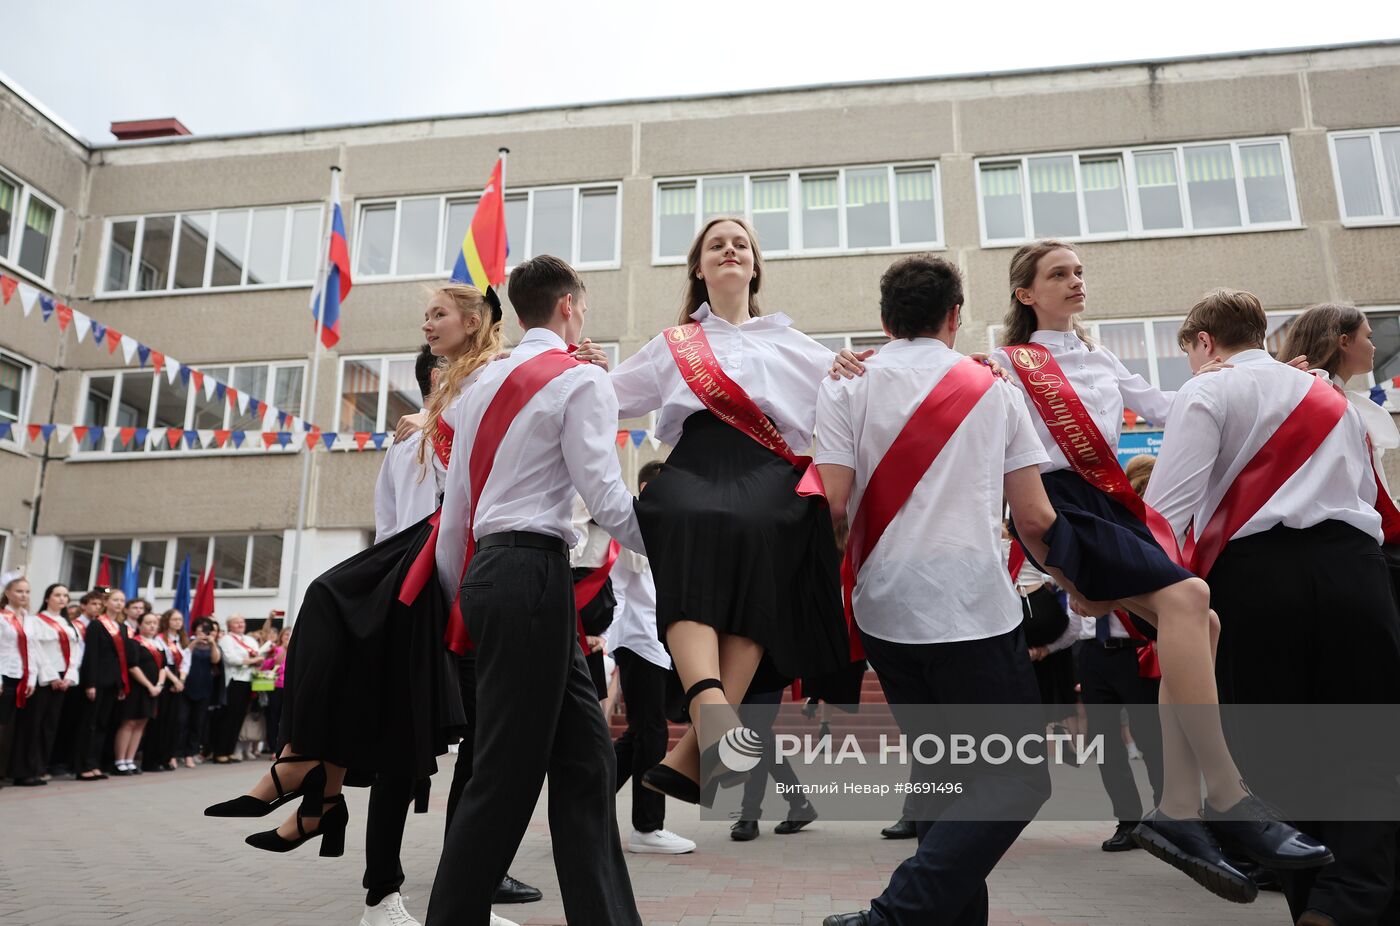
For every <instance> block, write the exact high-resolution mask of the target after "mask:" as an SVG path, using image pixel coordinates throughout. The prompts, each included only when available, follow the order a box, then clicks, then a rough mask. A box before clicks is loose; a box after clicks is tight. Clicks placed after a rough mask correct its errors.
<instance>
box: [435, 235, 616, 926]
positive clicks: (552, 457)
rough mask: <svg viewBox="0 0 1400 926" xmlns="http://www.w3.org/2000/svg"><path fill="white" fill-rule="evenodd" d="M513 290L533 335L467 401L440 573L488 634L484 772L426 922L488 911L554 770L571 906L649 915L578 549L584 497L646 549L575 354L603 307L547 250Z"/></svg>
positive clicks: (610, 400) (600, 401) (555, 831)
mask: <svg viewBox="0 0 1400 926" xmlns="http://www.w3.org/2000/svg"><path fill="white" fill-rule="evenodd" d="M510 301H511V304H512V305H513V306H514V308H515V313H516V315H517V316H518V318H519V321H520V326H521V327H522V328H523V329H525V335H524V337H523V338H521V340H520V343H519V344H518V345H517V346H516V348H515V350H514V351H513V352H512V354H511V355H510V357H509V358H506V359H504V360H500V361H498V362H496V363H493V364H491V365H490V366H489V367H488V368H487V369H486V370H485V371H483V372H482V374H481V378H480V379H479V380H478V382H477V384H476V385H475V386H474V387H472V389H471V391H470V392H468V393H467V395H466V398H465V399H463V401H462V405H461V409H460V414H459V415H458V416H457V420H458V422H459V424H460V426H459V427H457V428H456V436H455V438H454V447H453V452H452V456H453V460H454V463H453V465H452V466H451V467H450V468H449V469H448V472H447V487H446V494H445V495H444V497H443V504H442V536H441V538H440V539H439V543H438V549H437V554H438V578H439V580H440V581H441V582H443V585H444V590H445V591H446V592H447V594H449V595H452V594H458V595H460V610H461V613H462V615H463V616H464V617H465V622H466V628H465V629H466V631H467V632H469V633H470V637H471V640H472V641H473V642H474V644H475V652H476V679H477V684H476V702H477V704H476V707H477V719H476V729H475V756H474V759H473V762H474V767H473V769H472V775H471V780H470V781H468V782H467V785H466V789H465V790H464V791H463V792H462V796H461V800H460V803H459V805H458V806H457V808H456V811H455V813H454V815H453V817H452V820H451V822H450V823H449V824H448V831H447V837H446V839H445V840H444V843H443V850H442V858H441V860H440V862H439V864H438V873H437V879H436V880H435V881H434V882H433V893H432V899H431V900H430V901H429V904H428V919H427V922H428V923H429V924H443V926H445V924H454V926H455V924H471V926H479V924H482V923H485V922H486V921H487V917H488V912H489V910H490V905H491V898H492V895H493V894H494V892H495V890H496V887H497V885H499V883H500V880H501V877H502V876H503V875H504V874H505V873H506V866H507V865H509V863H510V861H511V859H512V858H514V856H515V853H516V850H517V849H518V848H519V845H520V840H521V838H522V837H523V836H524V834H525V830H526V827H527V826H528V825H529V823H530V815H531V813H532V811H533V810H534V807H535V804H536V801H537V800H538V798H539V794H540V790H541V788H542V787H543V785H544V782H545V779H546V777H547V778H548V780H549V826H550V832H551V834H552V836H553V842H554V867H555V871H556V872H557V874H558V877H559V889H560V894H561V895H562V897H563V902H564V914H565V917H566V918H567V919H568V921H569V922H570V923H572V924H575V926H629V924H640V922H641V920H640V918H639V917H638V915H637V909H636V903H635V901H634V899H633V896H632V883H631V880H630V879H629V877H628V874H627V865H626V862H625V861H624V859H623V855H622V842H621V839H620V838H619V836H618V831H617V822H616V819H615V814H614V796H613V782H614V771H613V753H612V742H611V740H610V738H609V736H608V727H607V722H606V721H605V720H604V718H603V712H602V709H601V708H600V707H599V704H598V697H597V691H596V690H595V689H594V687H593V683H592V680H591V679H590V677H589V674H588V669H587V667H586V664H585V662H584V657H583V652H582V650H581V648H580V647H579V643H578V635H577V624H578V614H577V610H576V608H575V604H574V585H573V576H572V575H571V573H570V571H569V555H568V554H569V550H570V548H571V547H572V546H573V545H574V544H575V543H576V542H577V539H578V538H577V535H576V532H575V531H574V528H573V518H572V513H573V499H574V496H575V495H576V494H577V495H581V496H583V500H584V504H585V505H586V506H587V508H588V511H589V512H590V513H591V514H592V516H593V519H594V520H595V521H597V522H598V524H600V525H601V526H602V527H603V528H604V529H606V530H607V531H608V532H609V533H611V534H612V535H613V536H615V537H617V539H618V540H619V541H620V542H621V543H622V544H623V545H624V546H626V547H627V548H628V549H632V550H637V551H641V550H642V543H641V537H640V535H639V533H638V530H637V522H636V517H635V516H634V514H633V510H632V496H631V494H630V493H629V492H628V491H627V488H626V487H625V486H624V485H623V482H622V473H621V468H620V466H619V464H618V458H617V450H616V445H615V443H614V440H613V438H614V436H615V435H616V434H617V421H618V410H617V398H616V396H615V395H614V394H613V391H612V388H611V387H610V385H609V383H608V378H607V376H606V375H605V374H604V372H603V371H602V370H600V369H598V368H596V367H595V365H593V364H591V363H580V362H578V360H576V359H575V358H573V357H571V356H570V354H569V353H568V352H567V350H566V346H567V345H568V344H570V343H576V342H577V341H578V338H579V335H580V334H581V332H582V329H583V325H584V319H585V317H586V314H587V311H588V304H587V296H586V295H585V290H584V285H583V281H582V280H580V279H579V277H578V274H576V273H575V272H574V270H573V268H571V267H570V266H569V265H568V264H566V263H564V262H563V261H561V260H559V259H558V258H556V257H551V256H548V255H542V256H539V257H535V258H533V259H531V260H527V261H524V262H523V263H521V264H520V265H518V266H517V267H516V268H515V269H514V270H513V271H512V272H511V275H510ZM467 463H469V465H464V464H467ZM463 564H466V569H465V573H463ZM454 586H455V587H454Z"/></svg>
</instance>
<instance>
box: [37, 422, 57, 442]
mask: <svg viewBox="0 0 1400 926" xmlns="http://www.w3.org/2000/svg"><path fill="white" fill-rule="evenodd" d="M56 427H58V425H56V424H44V425H40V426H39V433H40V434H42V435H44V440H48V439H49V435H51V434H53V429H54V428H56Z"/></svg>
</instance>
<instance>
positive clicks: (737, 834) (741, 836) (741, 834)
mask: <svg viewBox="0 0 1400 926" xmlns="http://www.w3.org/2000/svg"><path fill="white" fill-rule="evenodd" d="M729 838H730V839H732V840H734V841H735V842H749V841H751V840H754V839H757V838H758V821H757V820H735V821H734V825H733V826H731V827H730V828H729Z"/></svg>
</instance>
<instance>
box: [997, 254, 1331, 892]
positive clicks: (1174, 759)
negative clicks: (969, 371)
mask: <svg viewBox="0 0 1400 926" xmlns="http://www.w3.org/2000/svg"><path fill="white" fill-rule="evenodd" d="M1010 287H1011V308H1010V310H1009V311H1008V313H1007V315H1006V318H1005V320H1004V321H1003V325H1002V336H1001V339H1002V343H1003V345H1004V346H1003V347H1002V348H1001V349H999V350H998V351H996V352H995V353H994V354H993V356H994V358H995V359H996V360H997V361H998V362H1000V364H1001V365H1002V366H1003V367H1004V368H1006V369H1008V370H1012V371H1014V374H1015V375H1014V376H1013V381H1014V382H1015V383H1016V384H1017V385H1018V386H1019V387H1020V389H1021V391H1022V394H1023V397H1024V398H1025V400H1026V402H1027V404H1028V406H1029V407H1030V409H1031V412H1032V414H1031V419H1032V421H1033V422H1034V424H1035V429H1036V433H1037V434H1038V435H1039V437H1040V440H1041V443H1042V444H1043V445H1044V447H1045V452H1046V453H1047V454H1048V455H1049V458H1050V459H1049V462H1047V463H1043V464H1041V467H1040V469H1041V479H1042V480H1043V482H1044V484H1045V490H1046V493H1047V494H1048V495H1049V497H1050V502H1051V504H1052V505H1053V506H1054V508H1055V512H1056V514H1057V515H1058V516H1057V517H1056V519H1055V523H1054V526H1053V528H1052V529H1051V530H1050V531H1049V532H1048V533H1046V534H1044V535H1043V540H1044V545H1045V546H1046V547H1048V548H1049V552H1048V554H1046V555H1047V556H1048V557H1049V558H1048V559H1040V558H1039V557H1038V556H1036V555H1035V552H1034V551H1033V550H1032V549H1031V548H1030V547H1029V546H1027V552H1028V553H1029V554H1030V555H1031V558H1032V559H1033V560H1035V561H1036V562H1037V563H1038V564H1040V565H1041V566H1043V567H1056V568H1059V569H1061V570H1062V571H1063V573H1064V574H1065V575H1066V576H1067V577H1069V579H1070V580H1071V582H1072V583H1073V584H1074V586H1075V587H1077V588H1078V590H1079V592H1080V593H1081V595H1080V599H1079V601H1078V602H1076V606H1075V610H1077V611H1079V612H1080V613H1083V614H1088V615H1090V616H1098V615H1102V614H1106V613H1108V611H1110V610H1111V609H1112V607H1114V603H1117V604H1118V605H1120V606H1122V607H1124V608H1126V609H1128V610H1131V611H1132V612H1133V613H1134V614H1137V615H1140V616H1141V617H1143V618H1144V619H1145V620H1147V621H1148V622H1149V623H1150V624H1152V625H1153V626H1154V627H1156V629H1157V648H1158V656H1159V659H1160V662H1161V667H1162V683H1161V688H1160V693H1159V700H1160V702H1161V703H1162V704H1170V703H1176V704H1207V705H1210V704H1217V703H1218V702H1219V698H1218V695H1217V691H1216V681H1215V672H1214V660H1215V640H1216V638H1217V636H1218V633H1219V622H1218V620H1217V618H1216V616H1215V613H1214V612H1213V611H1212V610H1211V608H1210V589H1209V588H1208V587H1207V585H1206V583H1205V582H1203V581H1202V580H1201V579H1199V578H1196V577H1195V576H1194V575H1193V574H1192V573H1191V572H1190V571H1189V570H1187V569H1186V568H1184V567H1183V566H1181V565H1179V564H1178V563H1177V562H1176V561H1175V560H1174V559H1173V557H1172V553H1174V552H1175V548H1176V541H1175V538H1173V537H1172V536H1171V531H1170V528H1169V527H1168V526H1167V524H1166V523H1165V522H1164V521H1163V519H1162V517H1161V516H1160V515H1158V514H1157V513H1156V512H1155V511H1153V510H1152V509H1151V508H1150V506H1149V507H1147V508H1144V507H1143V503H1142V500H1141V499H1139V498H1138V497H1137V495H1136V494H1134V493H1133V491H1132V487H1131V485H1130V484H1129V483H1128V480H1127V477H1126V476H1125V475H1124V474H1123V471H1122V468H1121V467H1120V466H1119V465H1118V462H1117V457H1116V455H1115V454H1116V448H1117V446H1118V436H1119V432H1120V430H1121V428H1122V421H1123V409H1124V406H1125V405H1126V406H1127V407H1130V408H1132V409H1133V410H1134V411H1136V412H1137V413H1138V414H1139V415H1141V416H1142V417H1144V418H1146V419H1147V420H1149V421H1157V422H1160V421H1162V420H1164V419H1165V417H1166V414H1167V411H1168V410H1169V408H1170V407H1171V401H1172V398H1173V395H1172V394H1169V393H1164V392H1161V391H1160V390H1158V389H1156V388H1155V387H1153V386H1152V385H1151V384H1150V383H1148V382H1147V381H1146V380H1144V379H1143V378H1142V377H1141V376H1138V375H1136V374H1132V373H1129V372H1128V370H1127V368H1126V367H1124V366H1123V364H1122V362H1121V361H1119V360H1118V358H1117V357H1115V356H1114V355H1113V354H1112V353H1111V352H1110V351H1109V350H1107V349H1106V348H1104V347H1103V346H1102V345H1096V344H1092V343H1090V342H1089V341H1087V340H1085V337H1086V336H1085V335H1084V334H1082V329H1081V327H1080V325H1079V320H1078V316H1079V315H1080V314H1081V313H1082V312H1083V311H1084V305H1085V297H1086V288H1085V282H1084V266H1083V263H1082V262H1081V261H1080V259H1079V253H1078V251H1076V250H1075V248H1074V247H1073V246H1072V245H1069V244H1065V243H1064V242H1060V241H1054V240H1045V241H1036V242H1033V243H1031V244H1028V245H1024V246H1023V247H1021V248H1020V249H1019V250H1018V251H1017V252H1016V253H1015V255H1014V256H1013V257H1012V258H1011V269H1010ZM1215 366H1216V365H1214V364H1212V365H1211V366H1210V367H1209V368H1210V369H1214V368H1215ZM1204 369H1206V367H1203V370H1204ZM1047 422H1049V423H1050V424H1053V425H1054V428H1053V431H1052V430H1051V428H1050V427H1048V426H1047ZM1012 526H1013V528H1014V529H1015V531H1016V533H1017V535H1018V537H1019V539H1020V540H1021V542H1022V544H1023V545H1026V543H1027V541H1028V540H1030V539H1032V538H1031V537H1030V536H1029V534H1030V533H1033V532H1032V531H1030V530H1029V529H1028V528H1026V529H1023V527H1022V525H1019V524H1017V523H1016V521H1015V518H1014V517H1013V518H1012ZM1034 539H1036V540H1040V539H1042V537H1041V535H1037V536H1036V537H1035V538H1034ZM1162 727H1163V729H1162V743H1163V755H1164V764H1163V785H1162V800H1161V802H1160V803H1159V804H1158V806H1157V807H1156V808H1155V809H1154V810H1153V811H1152V812H1151V813H1149V814H1148V815H1147V817H1146V818H1144V820H1143V822H1142V823H1141V824H1140V825H1139V826H1138V827H1137V828H1136V829H1135V830H1134V831H1133V838H1134V840H1135V841H1137V842H1138V843H1139V844H1140V845H1142V846H1143V847H1144V848H1146V849H1147V850H1148V851H1149V852H1151V853H1152V854H1153V855H1154V856H1156V857H1157V858H1159V859H1161V860H1163V861H1165V862H1167V863H1168V864H1170V865H1172V866H1173V867H1175V868H1177V869H1179V870H1181V871H1183V872H1184V873H1186V874H1187V875H1189V876H1190V877H1191V878H1192V879H1193V880H1195V881H1196V882H1197V883H1199V884H1201V885H1202V886H1203V887H1205V888H1206V889H1207V890H1210V891H1211V892H1213V893H1215V894H1217V895H1219V896H1221V897H1224V898H1225V899H1227V900H1231V901H1234V902H1236V903H1249V902H1251V901H1253V900H1254V899H1255V897H1257V896H1258V889H1257V887H1256V886H1255V885H1254V883H1253V882H1252V881H1250V880H1249V878H1247V877H1246V876H1245V875H1244V874H1243V873H1242V872H1240V871H1239V870H1238V869H1237V868H1235V867H1234V866H1233V865H1231V864H1230V862H1229V861H1228V860H1227V859H1226V858H1225V856H1224V854H1223V853H1222V852H1221V848H1220V845H1219V843H1218V842H1217V840H1216V836H1215V835H1213V833H1212V830H1211V829H1210V828H1208V827H1207V826H1206V823H1205V821H1204V820H1202V819H1201V818H1200V816H1199V814H1200V810H1201V801H1200V781H1201V779H1202V777H1204V780H1205V788H1206V803H1207V808H1208V810H1210V811H1212V812H1214V811H1232V812H1233V811H1239V812H1248V811H1251V810H1253V809H1256V804H1257V802H1256V801H1255V800H1254V798H1252V797H1251V796H1250V795H1249V793H1248V791H1247V789H1246V788H1245V786H1244V783H1243V780H1242V779H1241V776H1240V772H1239V769H1238V768H1237V767H1236V766H1235V761H1234V759H1233V758H1232V757H1231V755H1230V751H1229V748H1228V747H1227V746H1226V743H1225V735H1224V732H1223V731H1222V729H1221V726H1220V718H1219V714H1218V712H1215V711H1201V710H1195V711H1180V712H1173V711H1169V710H1168V711H1163V714H1162ZM1234 835H1235V837H1236V841H1237V842H1238V843H1239V844H1240V845H1239V848H1240V849H1241V850H1242V854H1244V855H1247V856H1248V857H1249V858H1251V859H1252V860H1254V861H1256V862H1258V863H1259V864H1262V865H1266V866H1269V867H1279V866H1288V865H1295V866H1296V865H1299V864H1305V865H1318V864H1321V863H1323V862H1325V861H1326V859H1327V858H1328V857H1329V856H1328V854H1327V849H1326V847H1325V846H1322V845H1320V844H1318V843H1317V842H1315V841H1314V840H1311V839H1309V838H1307V837H1305V836H1303V835H1302V834H1300V833H1299V832H1298V831H1297V830H1296V829H1295V828H1293V827H1291V826H1289V825H1287V824H1285V823H1283V822H1281V821H1277V820H1272V819H1270V820H1269V821H1267V822H1265V823H1261V824H1260V825H1259V826H1258V827H1256V828H1255V829H1254V830H1252V831H1250V832H1248V833H1246V832H1244V831H1243V830H1240V831H1238V832H1236V833H1235V834H1234Z"/></svg>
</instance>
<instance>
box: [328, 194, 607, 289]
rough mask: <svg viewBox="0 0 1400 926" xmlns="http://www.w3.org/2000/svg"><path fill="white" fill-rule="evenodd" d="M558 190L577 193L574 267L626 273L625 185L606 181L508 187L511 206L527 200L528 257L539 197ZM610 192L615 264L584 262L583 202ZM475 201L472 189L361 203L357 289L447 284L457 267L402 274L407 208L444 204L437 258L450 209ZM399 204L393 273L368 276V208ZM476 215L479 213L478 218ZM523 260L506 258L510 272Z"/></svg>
mask: <svg viewBox="0 0 1400 926" xmlns="http://www.w3.org/2000/svg"><path fill="white" fill-rule="evenodd" d="M557 190H570V191H572V192H573V204H572V208H573V214H572V220H571V225H570V230H569V234H570V253H569V255H568V256H567V258H566V259H567V260H568V261H569V266H571V267H573V268H574V269H575V270H580V271H592V270H620V269H621V268H622V181H621V180H606V181H597V182H586V183H585V182H580V183H557V184H548V185H543V186H530V187H508V188H507V189H506V191H505V198H506V201H511V200H516V201H518V200H519V198H520V197H521V196H522V195H523V196H524V197H525V227H524V229H523V231H522V232H521V234H520V236H519V240H520V241H521V242H522V243H523V247H524V249H525V253H527V254H528V253H529V249H530V239H531V234H532V232H533V230H534V218H535V194H536V193H548V192H554V191H557ZM598 192H608V193H612V194H613V195H614V196H616V197H617V205H616V211H615V214H614V222H613V255H614V256H613V259H612V260H607V261H582V260H580V259H579V255H580V254H581V253H582V243H583V238H582V232H583V209H582V204H583V197H584V196H586V195H587V194H589V193H598ZM473 198H475V199H476V201H477V202H478V203H480V201H481V191H480V190H466V191H456V192H447V193H426V194H406V195H403V196H374V197H366V198H364V199H357V200H355V204H354V205H355V232H354V237H355V240H354V242H353V244H352V251H353V253H352V254H351V255H350V258H351V261H350V266H351V268H352V272H353V273H354V274H355V284H356V285H357V286H358V285H360V284H366V285H368V284H373V283H402V282H405V281H409V282H411V281H415V280H441V279H443V278H444V277H448V276H451V274H452V268H451V267H450V266H449V267H446V268H444V269H440V270H434V271H431V272H428V273H399V272H398V264H399V239H400V232H401V227H402V225H401V223H402V218H403V204H404V203H405V202H419V201H427V200H436V201H437V204H438V220H437V246H436V248H435V249H434V252H433V253H434V254H435V255H441V254H443V253H444V251H445V249H446V247H447V244H448V242H447V217H448V207H449V206H450V205H452V204H454V203H462V202H466V201H469V200H471V199H473ZM386 205H393V207H394V232H393V240H392V241H391V242H390V248H389V272H388V273H373V274H372V273H368V272H364V271H362V270H361V269H360V250H361V248H362V247H363V246H364V235H362V234H361V233H360V231H361V228H362V227H363V223H364V215H365V211H366V210H367V209H370V208H373V207H376V206H386ZM473 214H475V213H473ZM522 259H524V258H523V255H520V254H510V255H507V257H506V272H507V274H509V272H510V271H511V270H513V269H515V267H516V265H517V264H518V263H519V262H520V261H521V260H522Z"/></svg>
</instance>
